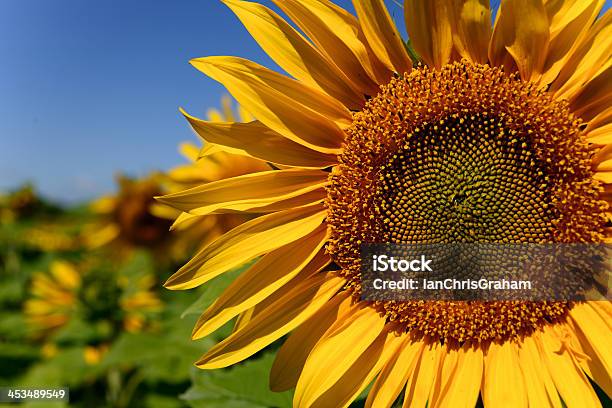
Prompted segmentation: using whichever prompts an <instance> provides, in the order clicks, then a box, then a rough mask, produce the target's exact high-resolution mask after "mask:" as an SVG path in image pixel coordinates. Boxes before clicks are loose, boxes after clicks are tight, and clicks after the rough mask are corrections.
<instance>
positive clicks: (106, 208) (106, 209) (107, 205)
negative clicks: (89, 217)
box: [89, 196, 117, 214]
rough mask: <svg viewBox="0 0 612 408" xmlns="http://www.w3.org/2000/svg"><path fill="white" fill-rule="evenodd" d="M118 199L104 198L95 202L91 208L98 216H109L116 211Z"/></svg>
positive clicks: (112, 197)
mask: <svg viewBox="0 0 612 408" xmlns="http://www.w3.org/2000/svg"><path fill="white" fill-rule="evenodd" d="M116 206H117V199H116V198H115V197H114V196H102V197H100V198H98V199H96V200H94V201H93V202H92V203H91V204H90V205H89V208H90V209H91V211H93V212H95V213H98V214H108V213H111V212H113V211H114V210H115V207H116Z"/></svg>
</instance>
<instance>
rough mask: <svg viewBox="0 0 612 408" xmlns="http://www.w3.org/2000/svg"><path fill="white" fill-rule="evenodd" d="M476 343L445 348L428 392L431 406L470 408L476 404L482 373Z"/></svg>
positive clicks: (480, 359)
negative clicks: (472, 345)
mask: <svg viewBox="0 0 612 408" xmlns="http://www.w3.org/2000/svg"><path fill="white" fill-rule="evenodd" d="M483 361H484V357H483V355H482V350H481V349H480V346H476V347H469V346H468V345H467V344H465V345H464V346H463V347H461V348H460V349H458V350H457V349H451V348H446V354H445V355H444V360H443V362H442V371H441V373H440V375H439V376H438V377H437V379H436V384H435V385H434V389H433V391H432V401H431V406H432V407H454V408H462V407H464V408H472V407H474V406H476V401H478V394H479V392H480V384H481V383H482V373H483Z"/></svg>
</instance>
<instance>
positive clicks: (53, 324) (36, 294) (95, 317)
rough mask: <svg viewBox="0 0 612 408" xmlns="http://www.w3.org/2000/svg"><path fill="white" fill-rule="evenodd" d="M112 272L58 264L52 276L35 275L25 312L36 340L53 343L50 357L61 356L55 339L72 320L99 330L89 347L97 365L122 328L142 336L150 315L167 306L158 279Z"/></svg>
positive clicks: (46, 349)
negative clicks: (157, 292) (162, 298)
mask: <svg viewBox="0 0 612 408" xmlns="http://www.w3.org/2000/svg"><path fill="white" fill-rule="evenodd" d="M80 269H84V270H86V272H85V273H82V272H80ZM108 272H109V271H107V270H103V269H99V267H98V266H96V267H91V266H90V267H89V268H88V267H87V265H86V264H83V265H78V266H76V265H74V264H72V263H70V262H66V261H60V260H57V261H53V262H52V263H51V264H50V266H49V272H48V273H47V272H38V273H35V274H34V275H33V277H32V283H31V290H30V295H31V296H30V298H29V299H28V300H26V302H25V303H24V314H25V316H26V321H27V322H28V325H29V326H30V328H31V329H32V334H33V335H34V337H36V338H38V339H45V340H46V341H47V342H46V344H45V346H44V347H43V350H42V351H43V354H44V355H47V356H53V355H54V354H55V351H57V345H56V344H54V343H53V340H54V338H53V335H54V334H55V333H57V332H58V330H60V329H61V328H62V327H65V326H66V325H68V324H69V323H70V322H71V321H83V322H85V323H87V324H89V325H91V326H92V327H96V328H97V329H96V330H97V331H98V333H97V334H96V335H95V336H94V337H92V338H90V339H88V340H87V342H88V344H86V345H85V346H86V347H85V349H84V357H85V359H86V361H94V360H95V359H94V358H90V357H92V356H95V355H96V353H98V354H97V355H98V357H101V356H102V354H103V352H104V351H105V350H106V349H107V348H108V343H109V342H110V341H111V340H112V338H113V336H116V335H117V334H119V333H120V332H121V331H122V330H125V331H128V332H141V331H144V330H147V329H150V328H151V327H152V325H151V324H149V323H152V322H151V319H150V316H151V315H152V314H155V313H157V312H159V311H160V309H161V307H162V302H161V300H160V299H159V297H158V296H157V294H156V293H155V291H154V289H155V287H156V284H157V279H156V278H155V276H153V275H152V274H139V275H138V276H132V277H128V276H125V275H119V276H117V275H115V274H113V273H108ZM111 311H112V313H111ZM117 311H119V312H117ZM64 337H66V336H64ZM62 341H67V340H66V339H63V340H62ZM76 341H77V343H79V342H81V341H82V339H81V338H79V339H77V340H76ZM89 343H91V344H89ZM54 350H55V351H54ZM94 352H96V353H94Z"/></svg>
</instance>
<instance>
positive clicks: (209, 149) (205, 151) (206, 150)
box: [198, 143, 248, 159]
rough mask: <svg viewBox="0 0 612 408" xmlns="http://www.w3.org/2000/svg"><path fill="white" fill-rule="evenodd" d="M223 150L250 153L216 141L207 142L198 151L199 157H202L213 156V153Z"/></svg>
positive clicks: (239, 153)
mask: <svg viewBox="0 0 612 408" xmlns="http://www.w3.org/2000/svg"><path fill="white" fill-rule="evenodd" d="M221 152H226V153H232V154H237V155H240V156H245V155H248V153H247V152H246V151H244V150H242V149H235V148H232V147H229V146H223V145H218V144H214V143H206V144H205V145H204V146H202V148H201V149H200V151H199V152H198V159H201V158H202V157H207V156H212V155H213V154H217V153H221Z"/></svg>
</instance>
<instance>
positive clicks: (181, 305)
mask: <svg viewBox="0 0 612 408" xmlns="http://www.w3.org/2000/svg"><path fill="white" fill-rule="evenodd" d="M37 208H39V207H37ZM45 208H46V207H45ZM49 208H51V207H49ZM49 214H51V213H50V212H49V211H44V212H38V213H28V216H27V217H21V218H19V217H17V218H13V219H11V220H10V222H0V281H1V282H2V284H0V383H2V384H4V385H13V386H20V387H28V386H31V387H40V386H45V387H54V386H55V387H60V386H67V387H69V388H70V400H71V401H70V406H71V407H73V406H74V407H91V406H95V407H116V408H121V407H136V408H139V407H142V408H145V407H155V408H157V407H161V408H164V407H168V408H178V407H186V406H188V405H190V406H196V407H207V408H208V407H210V408H214V407H216V406H221V404H222V405H223V406H224V408H232V407H250V408H261V407H289V406H291V398H292V396H291V394H290V393H282V394H275V393H272V392H270V391H269V390H268V384H267V378H268V373H269V369H270V365H271V363H272V358H273V354H272V352H271V351H270V350H272V351H273V349H274V346H272V347H271V348H270V350H268V352H267V353H266V354H264V355H263V356H262V357H260V358H256V359H255V360H252V361H251V360H249V361H247V362H245V363H244V364H242V365H239V366H237V367H235V368H227V369H221V370H216V371H214V372H209V371H202V370H198V369H196V368H194V366H193V363H194V361H196V360H197V359H198V358H199V357H200V356H201V355H202V354H204V353H205V352H206V351H207V350H208V349H209V348H210V347H212V346H213V345H214V344H215V343H217V342H218V341H220V340H221V339H222V338H224V337H225V336H227V335H228V334H229V333H230V331H231V328H232V326H233V322H230V323H228V324H226V325H225V326H223V327H222V328H220V329H219V330H217V331H216V332H215V333H213V334H212V335H210V336H208V337H207V338H204V339H200V340H197V341H193V340H191V331H192V329H193V326H194V324H195V321H196V320H197V318H198V317H199V316H200V314H201V313H202V312H203V311H204V310H205V309H206V308H207V307H208V306H210V305H211V304H212V303H213V302H214V301H215V299H216V298H217V297H218V296H219V295H220V294H221V293H222V291H223V290H224V289H225V288H227V286H229V284H230V283H231V282H232V281H233V280H234V279H235V278H236V277H237V276H238V275H239V274H240V273H242V272H243V271H244V270H246V268H248V267H249V266H250V265H251V264H252V263H249V264H247V265H244V266H242V267H239V268H236V269H234V270H232V271H229V272H227V273H225V274H223V275H221V276H219V277H217V278H216V279H214V280H212V281H211V282H208V283H207V284H206V285H203V287H201V288H197V289H194V290H191V291H167V290H165V289H164V288H163V287H162V283H163V281H164V280H165V279H166V278H167V277H168V276H169V275H170V274H172V273H173V272H174V270H173V269H171V268H170V267H168V266H167V264H164V263H160V262H158V260H157V255H159V254H156V253H154V250H152V249H147V248H144V249H141V250H134V251H132V252H131V255H130V256H127V257H121V256H119V255H118V254H115V253H114V252H113V251H112V250H111V251H108V250H94V251H92V250H90V249H86V248H83V247H76V248H74V247H70V248H61V247H54V248H52V249H49V248H43V247H40V246H38V241H36V240H32V239H31V237H32V236H34V235H35V234H34V235H33V232H32V231H35V232H36V231H40V230H44V231H46V232H45V233H46V234H48V235H49V234H50V235H51V237H52V235H53V234H54V233H56V232H57V233H58V234H61V235H62V237H72V238H74V237H78V236H79V234H81V233H82V231H83V230H84V227H85V226H86V225H90V224H91V221H92V219H95V215H94V214H92V213H90V212H89V210H88V209H87V207H85V206H83V207H79V208H75V209H69V210H61V209H59V208H58V209H55V210H54V212H53V213H52V215H53V216H52V217H49ZM55 261H68V262H70V263H72V264H74V265H78V268H77V269H78V270H79V274H80V278H81V283H80V287H79V288H78V290H77V291H76V303H75V305H74V307H73V308H72V309H71V310H72V311H71V312H70V313H71V314H70V316H69V320H68V321H67V322H66V323H65V324H64V325H62V326H61V327H58V328H56V329H54V330H53V331H51V332H48V333H39V332H37V331H36V330H34V328H33V327H32V326H31V324H30V322H29V321H28V318H27V316H26V314H25V313H24V304H25V302H26V301H27V300H28V299H31V298H32V296H33V295H32V293H31V285H32V277H33V276H35V275H36V274H39V273H43V274H44V273H47V275H48V272H49V269H50V266H51V265H52V264H53V263H54V262H55ZM82 265H85V266H86V269H85V267H83V266H82ZM146 276H149V277H150V276H154V282H156V283H154V286H153V287H152V288H150V289H149V290H150V291H151V292H153V293H155V296H157V297H158V299H159V302H160V305H161V307H160V309H159V310H156V311H155V312H151V313H148V314H147V313H143V316H144V317H145V319H146V322H147V323H146V324H145V326H143V327H142V328H140V329H138V330H136V331H132V332H130V331H127V330H126V329H125V327H124V318H125V313H126V312H125V311H123V310H121V308H120V307H119V306H118V305H119V303H120V302H121V301H124V300H126V299H129V298H130V296H134V295H137V294H138V291H139V290H142V288H141V287H140V286H139V285H140V283H139V282H141V280H142V278H143V277H146ZM137 311H138V310H137ZM88 348H93V349H94V350H99V356H98V358H99V361H93V362H92V361H89V362H88V360H87V358H86V354H87V352H88ZM49 350H52V351H49ZM180 395H183V396H184V398H179V396H180ZM23 406H24V407H29V406H32V407H66V406H68V404H66V403H43V404H40V403H29V404H24V405H23Z"/></svg>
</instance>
